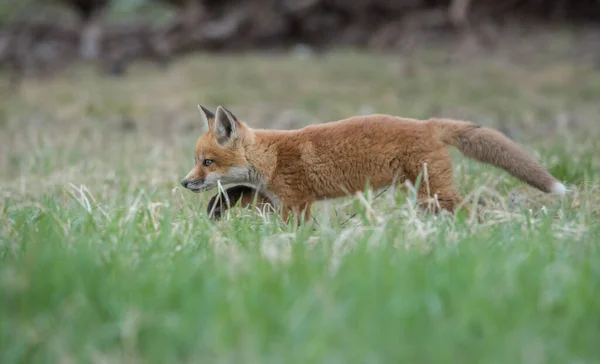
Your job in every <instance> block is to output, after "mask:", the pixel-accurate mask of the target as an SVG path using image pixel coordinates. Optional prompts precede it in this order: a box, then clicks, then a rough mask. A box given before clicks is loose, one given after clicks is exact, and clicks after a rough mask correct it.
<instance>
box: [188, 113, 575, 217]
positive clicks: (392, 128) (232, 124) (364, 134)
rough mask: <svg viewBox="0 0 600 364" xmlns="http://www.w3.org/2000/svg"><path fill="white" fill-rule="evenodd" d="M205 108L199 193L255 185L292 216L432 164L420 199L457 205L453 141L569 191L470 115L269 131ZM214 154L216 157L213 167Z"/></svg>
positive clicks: (542, 185)
mask: <svg viewBox="0 0 600 364" xmlns="http://www.w3.org/2000/svg"><path fill="white" fill-rule="evenodd" d="M201 113H202V116H203V120H204V122H205V128H206V132H205V133H204V134H203V135H201V136H200V137H199V139H198V141H197V143H196V164H195V166H194V168H193V169H192V170H191V171H190V173H189V174H188V175H187V176H186V178H185V179H184V180H183V181H182V184H183V185H184V186H186V187H187V188H189V189H190V190H192V191H195V192H200V191H206V190H210V189H212V188H214V187H216V183H217V181H220V182H221V183H223V184H228V183H248V184H251V185H253V186H255V188H256V190H257V191H259V192H260V196H261V198H262V199H264V201H270V202H271V203H272V204H273V205H274V206H275V207H276V208H277V210H279V211H280V212H281V214H282V217H283V218H284V219H285V220H286V221H287V220H288V219H289V218H290V216H291V214H296V215H297V216H298V221H299V222H300V221H301V220H302V219H304V220H307V219H308V218H309V217H310V208H311V205H312V203H313V202H315V201H320V200H325V199H335V198H339V197H343V196H348V195H351V194H354V193H357V192H359V191H363V190H364V189H365V188H366V187H367V186H369V187H371V188H373V189H380V188H383V187H386V186H389V185H391V184H395V183H403V182H404V181H406V180H408V181H410V182H411V183H413V184H415V182H416V180H417V178H418V176H419V175H420V174H421V173H422V172H423V170H424V169H423V168H424V165H425V164H426V165H427V172H428V181H427V182H428V183H422V184H421V185H420V187H419V191H418V198H419V200H420V201H422V202H424V201H426V200H427V199H428V198H429V197H430V196H431V197H432V196H434V195H437V201H438V203H439V206H440V207H441V208H442V209H445V210H448V211H450V212H453V211H454V209H455V207H456V204H457V203H459V202H460V201H461V198H460V196H458V194H457V192H456V190H455V189H454V187H453V171H452V160H451V157H450V152H449V150H448V148H447V147H448V146H454V147H456V148H457V149H458V150H459V151H461V152H462V153H463V155H465V156H467V157H470V158H473V159H475V160H478V161H480V162H483V163H488V164H491V165H494V166H496V167H499V168H502V169H504V170H506V171H507V172H508V173H510V174H512V175H513V176H515V177H517V178H519V179H520V180H522V181H524V182H526V183H528V184H529V185H531V186H533V187H536V188H538V189H539V190H541V191H543V192H556V193H564V192H566V189H565V187H564V186H563V185H562V184H561V183H560V182H558V181H557V180H556V179H555V178H554V177H553V176H552V175H550V174H549V173H548V172H547V171H546V169H544V167H542V166H541V165H540V164H539V163H538V162H536V161H535V160H534V159H533V158H532V157H530V156H529V155H528V154H527V153H526V151H525V150H524V149H522V148H521V147H519V146H518V145H517V144H516V143H514V142H513V141H511V140H510V139H508V138H507V137H506V136H504V135H503V134H501V133H500V132H498V131H496V130H493V129H490V128H486V127H480V126H478V125H475V124H472V123H469V122H464V121H458V120H451V119H430V120H417V119H409V118H401V117H395V116H390V115H381V114H376V115H368V116H354V117H350V118H347V119H343V120H339V121H333V122H328V123H322V124H316V125H310V126H307V127H304V128H302V129H297V130H264V129H253V128H251V127H249V126H248V125H246V124H245V123H243V122H241V121H240V120H238V119H237V117H236V116H235V115H233V113H231V112H230V111H229V110H227V109H226V108H224V107H221V106H219V107H218V108H217V111H216V115H213V114H212V113H210V112H209V111H208V110H206V109H204V108H201ZM207 159H208V160H211V161H212V163H210V164H209V165H208V166H205V165H203V163H205V162H204V161H206V160H207ZM301 215H303V217H302V216H301Z"/></svg>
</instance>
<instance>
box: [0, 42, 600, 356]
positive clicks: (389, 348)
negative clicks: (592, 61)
mask: <svg viewBox="0 0 600 364" xmlns="http://www.w3.org/2000/svg"><path fill="white" fill-rule="evenodd" d="M544 52H545V53H542V54H533V55H531V54H530V55H529V56H527V57H520V56H514V55H513V57H509V56H506V55H498V54H493V53H491V52H490V54H484V55H479V56H478V57H462V58H460V57H458V58H448V57H447V56H446V54H445V53H444V52H441V51H436V50H434V49H432V50H421V51H419V52H415V53H414V54H412V55H410V56H402V57H401V56H398V55H376V54H365V53H361V52H353V51H338V52H334V53H332V54H326V55H319V56H313V55H310V54H305V53H295V54H290V55H254V54H249V55H243V56H242V55H238V56H232V55H221V56H217V55H201V54H200V55H193V56H190V57H187V58H185V59H181V60H179V61H177V62H176V63H175V64H173V65H171V66H170V67H169V68H167V69H165V70H163V69H158V68H157V67H156V66H155V65H152V64H139V65H137V66H136V67H134V68H133V69H131V72H130V73H129V74H128V75H127V76H126V77H124V78H106V77H100V76H99V75H98V74H97V73H96V72H95V70H94V69H93V68H90V67H87V66H81V67H77V68H73V69H71V70H69V71H67V72H66V73H64V74H61V75H58V76H56V77H55V78H52V79H44V80H33V79H29V80H25V81H24V83H23V84H22V85H21V86H20V89H19V90H18V91H16V90H11V89H8V86H6V83H4V84H3V87H4V88H3V91H2V92H3V95H2V101H0V102H1V103H2V105H1V106H2V108H1V109H0V193H1V197H0V261H1V264H0V292H1V293H0V294H1V295H2V300H0V328H1V337H2V339H1V340H2V349H1V350H0V361H1V362H3V363H16V362H28V363H37V362H61V363H69V362H99V363H103V362H107V363H108V362H110V363H114V362H127V363H131V362H157V363H165V362H174V361H177V362H192V361H193V362H198V361H204V362H219V363H221V362H222V363H225V362H227V363H233V362H242V361H243V362H246V363H275V362H286V363H295V362H297V363H306V362H332V363H349V362H361V363H364V362H372V363H384V362H399V361H404V362H413V363H414V362H437V363H441V362H452V363H456V362H486V363H507V362H527V363H566V362H569V363H592V362H598V358H600V347H599V346H598V341H597V338H598V335H599V334H600V311H599V309H598V307H600V295H598V287H599V283H600V253H599V250H598V243H597V241H598V238H599V237H600V226H599V225H598V223H597V222H598V211H599V209H600V198H599V197H598V180H599V175H600V169H599V167H600V166H599V165H600V159H598V157H597V156H598V155H599V154H598V153H599V152H600V147H599V144H598V136H599V135H600V132H599V129H598V127H597V123H598V115H600V103H598V96H597V95H598V94H599V93H600V70H598V69H596V68H594V67H593V65H588V64H586V63H584V62H579V60H577V59H573V57H569V56H568V55H565V54H564V53H561V52H562V50H561V49H558V50H544ZM198 103H201V104H203V105H204V106H206V107H208V108H210V109H214V108H216V106H217V105H224V106H226V107H228V108H229V109H231V110H232V111H234V112H235V113H236V114H237V115H238V116H240V117H241V118H242V119H244V120H245V121H246V122H247V123H249V124H250V125H251V126H256V127H259V126H260V127H274V128H275V127H276V128H291V127H300V126H302V125H306V124H309V123H316V122H323V121H327V120H334V119H338V118H343V117H347V116H351V115H355V114H359V113H371V112H378V113H391V114H396V115H401V116H407V117H416V118H427V117H431V116H444V117H456V118H462V119H468V120H472V121H476V122H478V123H480V124H482V125H486V126H492V127H497V128H499V129H501V130H502V131H504V132H505V133H507V134H508V135H510V136H511V137H512V138H514V139H515V140H516V141H518V142H519V143H522V144H524V145H526V146H527V148H528V150H529V151H531V153H533V154H534V155H535V156H536V158H538V159H539V160H540V161H542V162H543V163H544V164H545V165H546V166H548V168H549V170H550V171H551V172H552V173H553V174H554V175H555V176H556V177H558V178H559V179H561V180H562V181H564V182H565V183H566V184H567V185H568V186H569V187H570V188H571V189H572V190H573V192H572V194H570V195H569V196H567V197H564V198H561V197H557V196H549V195H544V194H542V193H541V192H538V191H536V190H534V189H532V188H530V187H528V186H526V185H524V184H523V183H521V182H519V181H516V180H515V179H513V178H512V177H510V176H508V175H507V174H506V173H504V172H502V171H498V170H496V169H494V168H492V167H488V166H482V165H481V164H478V163H476V162H472V161H469V160H466V159H464V158H462V157H460V156H459V155H458V153H454V156H455V157H456V158H455V161H456V168H455V171H456V172H455V176H456V185H457V187H458V189H459V190H460V191H461V193H462V194H463V195H465V196H467V197H469V203H470V204H472V205H473V206H475V205H476V204H479V208H478V209H473V211H475V212H474V213H473V214H467V213H464V212H461V211H459V212H458V214H457V216H448V215H442V216H438V217H433V216H423V215H420V214H418V213H417V212H416V211H415V209H414V196H413V194H412V193H411V191H410V190H408V191H396V193H392V192H391V191H388V192H386V193H384V194H383V195H381V196H379V197H376V193H370V192H368V191H366V192H365V194H364V195H363V196H357V197H355V198H348V199H342V200H339V201H335V202H332V203H323V204H317V205H315V206H314V215H315V219H316V221H313V222H310V223H309V224H307V225H306V226H303V227H301V228H295V227H294V226H293V225H284V224H283V223H281V222H280V221H278V220H277V219H276V217H275V216H274V215H271V214H266V215H265V214H261V212H260V211H252V210H249V211H244V210H235V211H231V213H230V215H228V216H225V217H224V218H223V220H222V221H220V222H212V221H209V220H208V219H207V216H206V213H205V206H206V202H207V201H208V199H209V198H210V196H211V195H212V193H214V192H207V193H204V194H200V195H195V194H193V193H191V192H189V191H186V190H183V189H182V188H181V187H180V185H179V181H180V180H181V179H182V178H183V177H184V176H185V174H186V173H187V171H188V170H189V169H190V168H191V166H192V163H193V160H194V158H193V157H194V154H193V153H194V149H193V148H194V143H195V140H196V138H197V136H198V132H199V130H200V127H201V121H200V118H199V115H198V112H197V109H196V105H197V104H198ZM354 214H356V215H354ZM594 307H595V308H594Z"/></svg>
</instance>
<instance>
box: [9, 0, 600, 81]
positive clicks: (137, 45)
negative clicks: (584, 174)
mask: <svg viewBox="0 0 600 364" xmlns="http://www.w3.org/2000/svg"><path fill="white" fill-rule="evenodd" d="M599 25H600V1H598V0H502V1H498V0H353V1H350V0H3V1H2V2H1V3H0V63H1V64H2V65H3V66H5V67H4V68H5V69H8V70H9V71H10V72H12V75H13V76H14V77H15V80H16V79H17V78H18V77H21V76H23V75H38V76H39V75H48V74H53V73H55V72H57V71H59V70H61V69H64V68H65V67H68V66H69V65H71V64H72V63H73V62H74V61H77V60H85V61H94V62H95V63H96V64H97V65H98V68H99V70H100V71H101V72H103V73H105V74H110V75H122V74H125V73H126V72H127V70H128V68H129V67H131V66H132V65H133V64H135V63H136V62H138V61H142V60H145V61H151V62H153V63H155V64H156V65H158V66H160V67H167V66H168V65H169V64H170V63H171V62H172V61H173V60H176V59H177V58H178V57H181V56H183V55H185V54H189V53H191V52H197V51H205V52H244V51H250V50H252V51H256V50H260V51H264V52H282V51H284V52H285V51H290V50H291V51H294V52H296V53H298V54H303V53H305V52H307V51H313V52H318V53H320V52H326V51H328V50H331V49H338V48H348V47H350V48H360V49H368V50H371V51H378V52H381V51H385V52H395V53H400V54H402V53H406V52H411V51H414V50H415V48H418V47H422V46H424V45H426V46H431V45H436V46H442V47H444V46H446V47H447V46H450V47H451V50H453V51H457V50H458V51H460V52H465V48H466V49H469V50H473V49H477V50H479V51H483V52H485V51H489V50H490V49H492V48H494V47H499V46H501V45H502V44H506V43H510V44H511V45H512V46H520V47H525V46H529V47H531V48H533V49H537V50H540V49H539V48H540V47H543V44H540V42H542V41H543V39H544V38H545V39H546V43H545V44H546V46H547V43H548V41H550V42H552V41H555V42H556V41H559V40H556V39H555V35H554V36H552V35H551V36H550V37H549V36H548V35H549V34H550V33H549V32H551V33H554V32H556V31H557V29H559V30H560V31H562V32H565V31H567V32H570V33H573V32H576V34H577V35H576V37H575V41H576V42H577V45H578V47H577V49H576V52H575V53H574V54H572V55H573V56H575V57H576V58H581V57H585V58H586V59H589V60H590V61H591V62H596V63H600V37H599V35H600V31H599V30H598V26H599ZM523 37H529V38H531V39H530V40H527V41H525V40H524V38H523ZM548 38H550V39H548ZM533 39H536V41H534V40H533ZM571 41H573V39H571ZM523 43H525V44H523Z"/></svg>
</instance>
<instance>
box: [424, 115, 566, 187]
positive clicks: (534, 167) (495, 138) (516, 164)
mask: <svg viewBox="0 0 600 364" xmlns="http://www.w3.org/2000/svg"><path fill="white" fill-rule="evenodd" d="M430 125H432V127H433V129H434V132H435V133H436V134H437V135H438V137H439V138H440V139H441V140H442V141H443V142H444V143H446V144H447V145H451V146H453V147H455V148H457V149H458V150H459V151H460V152H461V153H462V154H463V155H464V156H466V157H468V158H472V159H474V160H477V161H479V162H482V163H486V164H491V165H493V166H495V167H498V168H502V169H504V170H505V171H506V172H508V173H510V174H511V175H513V176H514V177H516V178H518V179H520V180H521V181H523V182H525V183H527V184H528V185H530V186H533V187H535V188H537V189H538V190H540V191H542V192H546V193H554V194H559V195H562V194H565V193H567V192H568V190H567V188H566V187H565V185H564V184H562V183H561V182H560V181H558V180H557V179H556V178H555V177H554V176H552V175H551V174H550V173H549V172H548V171H547V170H546V169H545V168H544V167H543V166H542V165H541V164H540V163H538V162H537V161H536V160H534V159H533V158H532V157H531V156H530V155H529V154H528V153H527V151H525V149H523V148H522V147H520V146H519V145H517V144H516V143H515V142H513V141H512V140H510V139H509V138H508V137H506V136H505V135H504V134H502V133H501V132H499V131H497V130H494V129H491V128H486V127H483V126H479V125H475V124H472V123H469V122H465V121H458V120H449V119H433V120H431V121H430Z"/></svg>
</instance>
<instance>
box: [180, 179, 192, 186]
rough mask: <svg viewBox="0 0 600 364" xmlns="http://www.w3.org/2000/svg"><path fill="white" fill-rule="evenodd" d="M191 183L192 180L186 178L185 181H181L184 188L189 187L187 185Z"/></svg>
mask: <svg viewBox="0 0 600 364" xmlns="http://www.w3.org/2000/svg"><path fill="white" fill-rule="evenodd" d="M189 184H190V181H188V180H187V179H184V180H183V181H181V185H182V186H183V187H184V188H187V186H188V185H189Z"/></svg>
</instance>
